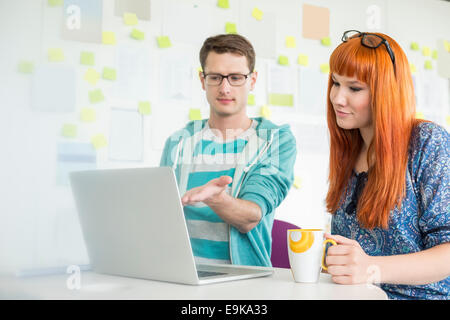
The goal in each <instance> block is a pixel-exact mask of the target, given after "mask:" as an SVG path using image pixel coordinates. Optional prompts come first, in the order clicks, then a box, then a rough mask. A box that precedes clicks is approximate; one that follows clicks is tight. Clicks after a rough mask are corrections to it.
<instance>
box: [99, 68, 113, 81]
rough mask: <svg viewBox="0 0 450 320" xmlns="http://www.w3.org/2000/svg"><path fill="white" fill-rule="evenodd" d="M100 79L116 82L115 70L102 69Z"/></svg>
mask: <svg viewBox="0 0 450 320" xmlns="http://www.w3.org/2000/svg"><path fill="white" fill-rule="evenodd" d="M102 78H103V79H106V80H116V69H113V68H108V67H104V68H103V72H102Z"/></svg>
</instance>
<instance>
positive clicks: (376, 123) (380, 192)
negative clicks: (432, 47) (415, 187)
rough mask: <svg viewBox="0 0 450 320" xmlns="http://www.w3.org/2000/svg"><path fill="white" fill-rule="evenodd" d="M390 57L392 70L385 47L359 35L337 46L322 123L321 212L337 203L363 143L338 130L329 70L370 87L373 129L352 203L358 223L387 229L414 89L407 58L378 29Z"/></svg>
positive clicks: (401, 180) (400, 189)
mask: <svg viewBox="0 0 450 320" xmlns="http://www.w3.org/2000/svg"><path fill="white" fill-rule="evenodd" d="M377 34H378V35H380V36H382V37H383V38H385V39H386V40H387V41H388V42H389V45H390V46H391V48H392V51H393V52H394V55H395V68H394V66H393V63H392V60H391V58H390V57H389V54H388V52H387V50H386V47H385V45H384V44H383V45H381V46H380V47H378V48H376V49H373V48H367V47H364V46H363V45H362V44H361V38H353V39H350V40H348V41H347V42H344V43H342V44H340V45H339V46H338V47H337V48H336V49H335V50H334V52H333V53H332V55H331V57H330V77H329V80H328V94H327V122H328V129H329V132H330V168H329V177H328V180H329V188H328V193H327V197H326V206H327V210H328V211H329V212H330V213H335V212H336V210H337V209H338V208H339V206H340V205H342V202H343V200H344V199H345V194H346V192H347V185H348V182H349V179H350V178H351V175H352V170H353V168H354V167H355V164H356V160H357V157H358V155H359V153H360V151H361V148H362V146H363V144H364V142H363V140H362V137H361V135H360V133H359V129H350V130H346V129H342V128H340V127H339V126H338V125H337V123H336V114H335V112H334V109H333V106H332V104H331V101H330V89H331V86H332V84H333V81H332V79H331V74H332V73H335V74H338V75H342V76H348V77H353V76H355V77H356V78H357V79H358V80H359V81H362V82H364V83H366V84H367V85H368V86H369V88H370V93H371V97H370V107H371V111H372V121H373V127H374V135H373V140H372V142H371V144H370V146H369V148H368V153H367V162H368V164H369V171H368V180H367V183H366V186H365V188H364V191H363V192H362V194H361V196H360V199H359V201H358V205H357V217H358V221H359V223H360V224H361V226H362V227H364V228H368V229H372V228H374V227H382V228H387V227H388V224H389V215H390V212H391V210H392V209H394V208H395V207H400V204H401V201H402V199H403V197H404V195H405V174H406V167H407V158H408V145H409V140H410V136H411V131H412V128H413V127H414V125H415V123H416V120H415V98H414V87H413V82H412V78H411V71H410V66H409V63H408V60H407V58H406V55H405V53H404V52H403V50H402V49H401V47H400V46H399V45H398V44H397V42H395V41H394V40H393V39H392V38H390V37H388V36H387V35H384V34H382V33H377Z"/></svg>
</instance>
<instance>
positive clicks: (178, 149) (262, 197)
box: [160, 118, 297, 266]
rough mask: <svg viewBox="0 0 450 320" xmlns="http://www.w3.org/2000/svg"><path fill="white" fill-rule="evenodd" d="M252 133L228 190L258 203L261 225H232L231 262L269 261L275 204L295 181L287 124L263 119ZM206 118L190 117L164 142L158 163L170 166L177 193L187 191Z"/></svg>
mask: <svg viewBox="0 0 450 320" xmlns="http://www.w3.org/2000/svg"><path fill="white" fill-rule="evenodd" d="M255 120H257V121H258V125H257V127H256V133H257V134H256V135H253V136H251V137H250V138H249V141H248V143H247V145H246V146H245V149H244V150H243V152H242V159H239V160H240V161H238V164H237V166H236V170H235V174H234V177H233V182H232V185H231V195H232V196H233V197H236V198H239V199H243V200H248V201H252V202H254V203H256V204H257V205H259V206H260V208H261V213H262V218H261V220H260V222H259V224H258V225H257V226H256V227H255V228H253V229H252V230H250V231H249V232H247V233H241V232H240V231H239V230H237V229H236V228H234V227H233V226H231V225H230V227H229V241H230V258H231V262H232V264H235V265H254V266H271V262H270V254H271V248H272V225H273V219H274V215H275V209H276V208H277V207H278V206H279V205H280V203H281V202H282V201H283V200H284V198H285V197H286V195H287V193H288V191H289V189H290V187H291V185H292V182H293V180H294V174H293V168H294V163H295V158H296V154H297V150H296V143H295V138H294V136H293V135H292V133H291V131H290V129H289V125H282V126H277V125H275V124H274V123H272V122H271V121H269V120H266V119H264V118H255ZM207 121H208V119H204V120H196V121H191V122H189V123H188V124H187V125H186V127H185V128H183V129H181V130H179V131H177V132H175V133H174V134H172V135H171V136H170V137H169V138H168V139H167V141H166V143H165V146H164V150H163V153H162V156H161V162H160V166H169V167H172V168H173V169H174V171H175V175H176V177H177V181H178V187H179V190H180V196H182V195H183V194H184V193H185V192H186V188H187V183H188V178H189V173H190V172H191V168H192V165H193V161H192V160H193V154H194V151H195V150H194V148H195V146H196V144H197V142H198V141H199V140H200V139H201V131H202V129H203V128H204V126H205V124H206V123H207Z"/></svg>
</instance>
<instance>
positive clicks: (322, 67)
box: [320, 63, 330, 73]
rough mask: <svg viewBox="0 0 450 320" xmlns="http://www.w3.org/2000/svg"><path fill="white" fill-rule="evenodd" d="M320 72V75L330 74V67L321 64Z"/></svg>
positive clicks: (326, 64)
mask: <svg viewBox="0 0 450 320" xmlns="http://www.w3.org/2000/svg"><path fill="white" fill-rule="evenodd" d="M320 72H322V73H330V65H329V64H328V63H322V64H321V65H320Z"/></svg>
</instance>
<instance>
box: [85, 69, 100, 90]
mask: <svg viewBox="0 0 450 320" xmlns="http://www.w3.org/2000/svg"><path fill="white" fill-rule="evenodd" d="M99 78H100V75H99V74H98V72H97V71H95V69H92V68H88V69H87V70H86V73H85V74H84V80H86V81H87V82H89V83H90V84H91V85H93V86H95V84H96V83H97V81H98V79H99Z"/></svg>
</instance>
